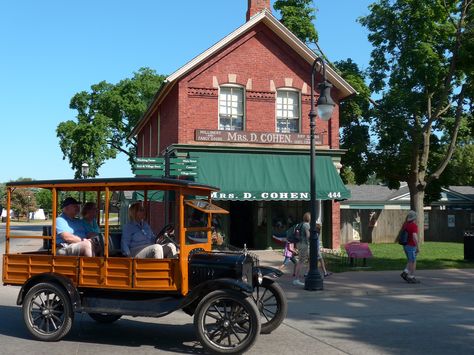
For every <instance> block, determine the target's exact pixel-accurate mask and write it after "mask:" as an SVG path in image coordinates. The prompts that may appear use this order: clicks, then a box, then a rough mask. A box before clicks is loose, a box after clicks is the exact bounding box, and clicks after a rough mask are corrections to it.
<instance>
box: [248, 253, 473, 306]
mask: <svg viewBox="0 0 474 355" xmlns="http://www.w3.org/2000/svg"><path fill="white" fill-rule="evenodd" d="M252 252H254V253H255V254H257V255H258V256H259V258H260V265H262V266H272V267H278V266H279V265H281V262H282V261H283V256H282V254H281V252H277V251H273V250H260V251H252ZM292 268H293V266H292V265H289V266H288V267H287V268H286V269H285V271H284V272H285V274H284V275H283V276H282V277H281V278H280V279H279V280H278V282H279V283H280V285H281V286H282V287H283V288H284V290H285V292H287V295H288V297H291V296H292V295H294V294H298V295H300V296H301V295H311V296H314V295H318V296H322V297H327V296H331V295H338V296H342V295H344V296H366V295H371V294H400V293H418V292H426V291H435V290H453V291H454V290H460V289H462V290H471V291H474V282H473V281H474V269H444V270H419V271H417V272H416V276H417V279H418V280H420V281H421V283H420V284H408V283H406V282H405V281H404V280H403V279H402V278H401V277H400V273H401V269H402V265H400V270H398V271H366V270H364V271H349V272H342V273H334V274H332V275H331V276H329V277H328V278H326V279H324V290H323V291H314V292H307V291H305V292H300V290H301V291H303V288H302V287H301V288H300V287H298V286H294V285H293V284H292V280H293V278H292V276H291V272H292V270H293V269H292Z"/></svg>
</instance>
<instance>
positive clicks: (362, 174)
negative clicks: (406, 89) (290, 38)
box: [335, 59, 373, 185]
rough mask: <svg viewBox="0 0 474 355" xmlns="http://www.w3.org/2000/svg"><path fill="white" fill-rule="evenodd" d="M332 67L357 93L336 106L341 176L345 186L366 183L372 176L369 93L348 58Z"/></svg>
mask: <svg viewBox="0 0 474 355" xmlns="http://www.w3.org/2000/svg"><path fill="white" fill-rule="evenodd" d="M335 66H336V69H337V70H338V71H339V74H340V75H341V76H342V77H343V78H344V79H345V80H346V81H347V82H348V83H349V84H351V86H352V87H353V88H354V89H355V90H356V91H357V92H358V95H356V96H354V97H351V98H348V99H347V100H345V101H342V102H341V103H340V105H339V123H340V130H341V148H343V149H346V150H347V152H346V154H344V155H343V156H342V159H341V163H342V172H341V177H342V178H343V180H344V182H345V183H356V184H359V185H360V184H363V183H366V182H367V179H368V177H369V175H371V174H372V173H373V166H372V161H373V159H372V158H373V157H372V146H371V144H370V124H371V109H370V102H369V100H370V94H371V93H370V89H369V88H368V86H367V85H366V83H365V74H364V73H363V72H362V71H361V70H360V69H359V67H358V66H357V64H356V63H354V62H353V61H352V60H351V59H346V60H343V61H339V62H336V63H335ZM348 171H350V172H351V174H348ZM348 176H353V179H354V182H351V181H350V180H348Z"/></svg>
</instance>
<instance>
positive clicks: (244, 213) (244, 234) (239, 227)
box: [230, 201, 254, 248]
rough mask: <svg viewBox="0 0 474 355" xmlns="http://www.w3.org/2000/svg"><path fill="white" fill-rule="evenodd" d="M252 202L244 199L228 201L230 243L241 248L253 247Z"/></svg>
mask: <svg viewBox="0 0 474 355" xmlns="http://www.w3.org/2000/svg"><path fill="white" fill-rule="evenodd" d="M252 210H253V203H252V202H245V201H232V202H230V244H231V245H233V246H236V247H240V248H242V247H243V246H244V244H247V248H253V247H254V235H253V234H254V233H253V230H254V228H253V226H254V220H253V213H252Z"/></svg>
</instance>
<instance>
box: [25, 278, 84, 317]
mask: <svg viewBox="0 0 474 355" xmlns="http://www.w3.org/2000/svg"><path fill="white" fill-rule="evenodd" d="M42 282H52V283H55V284H59V285H60V286H62V287H63V288H64V289H65V290H66V292H67V294H68V295H69V297H70V298H71V304H72V308H73V311H74V312H76V311H79V310H80V309H81V298H80V296H79V292H78V291H77V289H76V287H74V284H73V283H72V281H71V280H70V279H68V278H67V277H64V276H62V275H60V274H57V273H54V272H47V273H44V274H39V275H35V276H33V277H32V278H30V279H29V280H28V281H26V282H25V283H24V284H23V286H22V287H21V290H20V292H19V293H18V298H17V300H16V304H17V305H19V306H20V305H21V304H22V303H23V299H24V298H25V295H26V294H27V293H28V291H29V290H30V288H32V287H33V286H34V285H36V284H39V283H42Z"/></svg>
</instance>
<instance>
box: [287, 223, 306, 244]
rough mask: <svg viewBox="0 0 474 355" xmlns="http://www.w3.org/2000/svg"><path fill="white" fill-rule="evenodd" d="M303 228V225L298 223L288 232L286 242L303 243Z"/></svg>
mask: <svg viewBox="0 0 474 355" xmlns="http://www.w3.org/2000/svg"><path fill="white" fill-rule="evenodd" d="M302 227H303V224H302V223H297V224H295V225H294V226H293V227H291V228H290V229H288V230H287V231H286V240H288V242H290V243H294V244H296V243H299V242H301V228H302Z"/></svg>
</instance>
